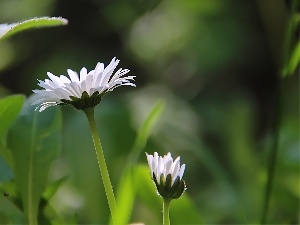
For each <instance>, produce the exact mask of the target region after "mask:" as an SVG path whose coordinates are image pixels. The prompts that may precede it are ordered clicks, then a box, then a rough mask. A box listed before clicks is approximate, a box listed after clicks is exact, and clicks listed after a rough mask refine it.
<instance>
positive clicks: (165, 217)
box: [163, 198, 171, 225]
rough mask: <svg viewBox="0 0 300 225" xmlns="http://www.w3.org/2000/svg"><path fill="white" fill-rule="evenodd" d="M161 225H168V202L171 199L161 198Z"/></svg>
mask: <svg viewBox="0 0 300 225" xmlns="http://www.w3.org/2000/svg"><path fill="white" fill-rule="evenodd" d="M163 199H164V202H163V225H170V203H171V199H169V198H163Z"/></svg>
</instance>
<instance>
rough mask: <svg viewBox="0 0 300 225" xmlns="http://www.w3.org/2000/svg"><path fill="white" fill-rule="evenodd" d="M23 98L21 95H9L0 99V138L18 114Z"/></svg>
mask: <svg viewBox="0 0 300 225" xmlns="http://www.w3.org/2000/svg"><path fill="white" fill-rule="evenodd" d="M24 99H25V97H24V96H23V95H11V96H8V97H6V98H3V99H0V121H1V122H0V139H1V138H2V136H3V135H4V134H5V132H6V131H7V129H8V128H9V126H10V125H11V124H12V123H13V122H14V120H15V119H16V118H17V116H18V115H19V113H20V111H21V109H22V105H23V103H24Z"/></svg>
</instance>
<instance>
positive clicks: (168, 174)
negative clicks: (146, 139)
mask: <svg viewBox="0 0 300 225" xmlns="http://www.w3.org/2000/svg"><path fill="white" fill-rule="evenodd" d="M146 155H147V160H148V164H149V167H150V170H151V177H152V179H153V181H154V183H155V185H156V188H157V191H158V193H159V194H160V195H161V196H162V197H164V198H171V199H176V198H179V197H180V196H181V195H182V194H183V192H184V191H185V189H186V187H185V182H184V180H183V179H182V176H183V173H184V170H185V164H183V165H182V166H180V157H177V158H176V159H175V160H174V161H173V158H172V156H171V153H170V152H169V153H168V154H167V155H165V156H164V157H161V156H158V154H157V152H155V153H154V155H148V154H147V153H146Z"/></svg>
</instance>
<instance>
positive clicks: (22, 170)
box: [8, 99, 61, 224]
mask: <svg viewBox="0 0 300 225" xmlns="http://www.w3.org/2000/svg"><path fill="white" fill-rule="evenodd" d="M29 100H30V99H29ZM60 130H61V113H60V110H59V107H51V108H49V109H47V110H46V111H44V112H42V113H39V112H36V111H34V107H33V106H31V105H30V103H29V101H27V102H26V104H25V106H24V108H23V110H22V112H21V114H20V116H19V118H18V120H17V121H16V122H15V124H14V125H13V126H12V127H11V128H10V130H9V132H8V147H9V149H10V150H11V152H12V157H13V164H14V173H15V182H16V185H17V189H18V191H19V192H20V195H21V199H22V202H23V207H24V211H25V215H26V217H27V219H28V222H29V224H37V215H38V205H39V201H40V198H41V195H42V193H43V191H44V189H45V186H46V182H47V175H48V170H49V167H50V164H51V163H52V162H53V160H55V159H56V158H57V156H58V155H59V152H60Z"/></svg>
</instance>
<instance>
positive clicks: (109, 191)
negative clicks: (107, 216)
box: [83, 108, 117, 223]
mask: <svg viewBox="0 0 300 225" xmlns="http://www.w3.org/2000/svg"><path fill="white" fill-rule="evenodd" d="M83 111H84V113H85V115H86V116H87V119H88V121H89V125H90V129H91V133H92V137H93V142H94V146H95V150H96V155H97V160H98V164H99V168H100V173H101V176H102V181H103V185H104V190H105V193H106V197H107V201H108V205H109V208H110V212H111V216H112V219H113V223H117V222H116V220H117V203H116V199H115V196H114V192H113V188H112V185H111V182H110V179H109V174H108V170H107V166H106V163H105V158H104V154H103V150H102V146H101V141H100V137H99V134H98V130H97V126H96V121H95V117H94V108H86V109H85V110H83Z"/></svg>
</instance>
